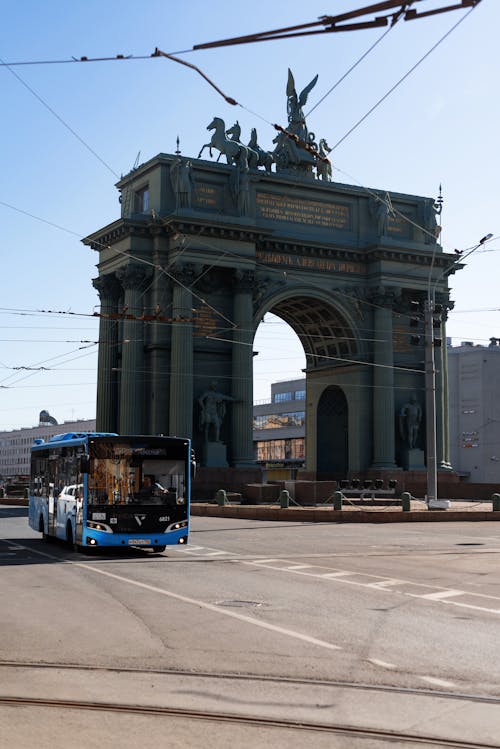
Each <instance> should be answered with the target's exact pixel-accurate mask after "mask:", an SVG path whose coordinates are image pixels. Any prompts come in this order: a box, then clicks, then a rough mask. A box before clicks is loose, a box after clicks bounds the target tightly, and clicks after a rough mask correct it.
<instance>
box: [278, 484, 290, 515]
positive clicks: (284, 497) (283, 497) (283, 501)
mask: <svg viewBox="0 0 500 749" xmlns="http://www.w3.org/2000/svg"><path fill="white" fill-rule="evenodd" d="M280 507H281V509H282V510H287V509H288V508H289V507H290V492H288V491H287V490H286V489H283V491H282V492H280Z"/></svg>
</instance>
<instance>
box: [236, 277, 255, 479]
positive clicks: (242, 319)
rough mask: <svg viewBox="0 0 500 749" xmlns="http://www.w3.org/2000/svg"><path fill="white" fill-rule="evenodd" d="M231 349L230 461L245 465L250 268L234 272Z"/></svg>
mask: <svg viewBox="0 0 500 749" xmlns="http://www.w3.org/2000/svg"><path fill="white" fill-rule="evenodd" d="M234 286H235V291H234V306H233V321H234V323H235V324H236V328H235V330H234V331H233V351H232V396H233V398H234V402H233V404H232V409H231V445H230V449H231V462H232V464H233V465H234V466H245V465H250V464H253V463H254V462H255V460H254V452H253V441H252V426H253V288H254V273H253V271H242V270H237V271H235V273H234Z"/></svg>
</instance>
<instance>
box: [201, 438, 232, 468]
mask: <svg viewBox="0 0 500 749" xmlns="http://www.w3.org/2000/svg"><path fill="white" fill-rule="evenodd" d="M202 461H203V465H204V466H209V467H210V468H227V466H228V462H227V448H226V446H225V444H224V443H223V442H205V444H204V445H203V451H202Z"/></svg>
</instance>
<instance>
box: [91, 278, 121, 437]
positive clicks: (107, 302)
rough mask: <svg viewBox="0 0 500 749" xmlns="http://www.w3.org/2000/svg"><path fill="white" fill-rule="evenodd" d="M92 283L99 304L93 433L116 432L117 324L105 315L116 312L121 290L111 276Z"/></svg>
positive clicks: (94, 280) (97, 279)
mask: <svg viewBox="0 0 500 749" xmlns="http://www.w3.org/2000/svg"><path fill="white" fill-rule="evenodd" d="M92 284H93V286H94V288H95V289H97V292H98V294H99V299H100V301H101V318H100V320H99V354H98V363H97V408H96V431H98V432H116V431H117V430H118V421H117V417H118V413H117V412H118V391H117V388H118V386H117V366H118V322H117V320H116V319H114V320H113V319H111V318H110V317H109V316H110V315H112V314H113V313H115V312H116V311H117V307H118V300H119V295H120V290H121V288H120V284H119V283H118V281H117V278H116V276H115V274H114V273H107V274H105V275H102V276H99V278H94V279H93V281H92Z"/></svg>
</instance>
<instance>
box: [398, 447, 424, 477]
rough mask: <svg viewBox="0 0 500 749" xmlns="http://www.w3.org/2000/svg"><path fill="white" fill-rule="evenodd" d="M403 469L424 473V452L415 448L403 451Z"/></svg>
mask: <svg viewBox="0 0 500 749" xmlns="http://www.w3.org/2000/svg"><path fill="white" fill-rule="evenodd" d="M403 468H404V470H405V471H425V456H424V451H423V450H418V449H417V448H416V447H414V448H411V449H410V448H407V449H406V450H404V452H403Z"/></svg>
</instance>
